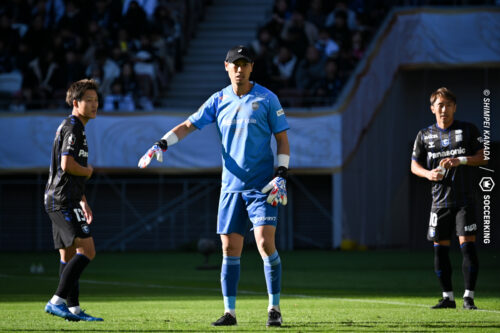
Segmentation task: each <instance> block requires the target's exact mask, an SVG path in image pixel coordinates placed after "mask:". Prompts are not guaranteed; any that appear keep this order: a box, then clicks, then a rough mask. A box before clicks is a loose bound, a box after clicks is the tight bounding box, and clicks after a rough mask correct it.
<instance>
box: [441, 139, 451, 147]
mask: <svg viewBox="0 0 500 333" xmlns="http://www.w3.org/2000/svg"><path fill="white" fill-rule="evenodd" d="M441 145H442V146H443V147H448V146H449V145H450V139H443V140H442V141H441Z"/></svg>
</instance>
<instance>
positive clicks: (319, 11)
mask: <svg viewBox="0 0 500 333" xmlns="http://www.w3.org/2000/svg"><path fill="white" fill-rule="evenodd" d="M306 20H307V21H308V22H311V23H312V24H314V25H315V26H316V27H317V28H318V29H321V28H323V27H325V22H326V15H325V9H324V8H323V1H322V0H312V1H311V2H310V8H309V9H308V10H307V13H306Z"/></svg>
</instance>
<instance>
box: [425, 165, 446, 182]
mask: <svg viewBox="0 0 500 333" xmlns="http://www.w3.org/2000/svg"><path fill="white" fill-rule="evenodd" d="M445 173H446V169H445V168H444V167H442V166H438V167H437V168H436V169H432V170H431V171H430V172H429V175H428V176H427V179H429V180H430V181H431V182H438V181H440V180H441V179H443V178H444V174H445Z"/></svg>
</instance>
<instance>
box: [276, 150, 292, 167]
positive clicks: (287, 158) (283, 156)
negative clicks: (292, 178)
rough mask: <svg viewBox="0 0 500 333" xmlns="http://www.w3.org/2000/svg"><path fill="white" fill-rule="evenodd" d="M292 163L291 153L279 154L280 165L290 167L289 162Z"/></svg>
mask: <svg viewBox="0 0 500 333" xmlns="http://www.w3.org/2000/svg"><path fill="white" fill-rule="evenodd" d="M289 163H290V155H287V154H278V166H279V167H281V166H282V167H285V168H287V169H288V164H289Z"/></svg>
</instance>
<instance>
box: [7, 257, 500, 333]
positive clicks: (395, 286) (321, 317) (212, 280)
mask: <svg viewBox="0 0 500 333" xmlns="http://www.w3.org/2000/svg"><path fill="white" fill-rule="evenodd" d="M280 255H281V259H282V263H283V290H282V301H281V309H282V312H283V320H284V322H283V327H282V328H270V329H266V327H265V322H266V319H267V313H266V307H267V295H266V291H265V290H266V289H265V281H264V275H263V270H262V260H261V259H260V257H259V255H258V253H257V252H255V251H252V250H247V251H245V252H244V253H243V256H242V260H241V263H242V266H241V280H240V283H239V294H238V299H237V318H238V326H236V327H228V328H220V327H219V328H216V327H211V326H210V323H211V322H212V321H214V320H216V319H217V318H218V317H219V316H220V315H222V312H223V305H222V297H221V294H220V284H219V274H220V273H219V270H197V269H196V266H198V265H200V264H201V263H202V262H203V258H202V256H201V255H200V254H197V253H186V252H168V253H101V254H99V253H98V255H97V257H96V259H95V261H94V262H92V263H91V265H90V266H89V267H88V269H87V270H86V271H85V272H84V274H83V276H82V278H81V284H80V289H81V296H80V302H81V306H82V308H83V309H86V310H87V312H88V313H90V314H92V315H95V316H101V317H103V318H104V320H105V321H104V322H66V321H64V320H62V319H60V318H57V317H54V316H50V315H48V314H46V313H45V312H44V310H43V308H44V306H45V304H46V302H47V301H48V299H49V298H50V297H51V295H52V293H53V292H54V291H55V288H56V284H57V274H58V261H59V258H58V255H57V253H56V252H54V253H34V254H33V253H0V332H4V331H16V332H52V331H68V332H176V331H187V332H207V331H208V332H209V331H223V330H229V331H243V332H246V331H269V330H272V329H278V330H283V331H291V332H332V331H335V332H353V331H365V332H401V331H404V332H499V331H500V264H499V263H500V260H499V257H500V253H498V252H493V251H480V253H479V255H480V263H481V268H480V273H479V281H478V288H477V291H476V305H477V306H478V307H479V308H480V309H481V310H480V311H466V310H463V309H461V306H462V303H461V295H462V293H463V281H462V274H461V256H460V254H459V252H458V251H455V252H452V262H453V270H454V274H453V282H454V287H455V294H456V295H457V296H458V297H457V299H458V302H457V307H458V308H457V309H456V310H431V309H429V307H430V306H431V305H434V304H435V303H436V302H437V300H438V299H439V298H440V291H439V286H438V282H437V279H436V277H435V276H434V273H433V268H432V267H433V254H432V250H431V249H429V250H428V251H414V252H410V251H367V252H333V251H332V252H327V251H294V252H282V253H280ZM210 261H211V264H213V265H218V264H219V263H220V261H221V260H220V256H219V255H216V254H214V255H213V256H212V257H211V259H210ZM32 263H36V264H38V263H42V264H43V265H44V267H45V272H44V273H42V274H31V273H30V265H31V264H32Z"/></svg>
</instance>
